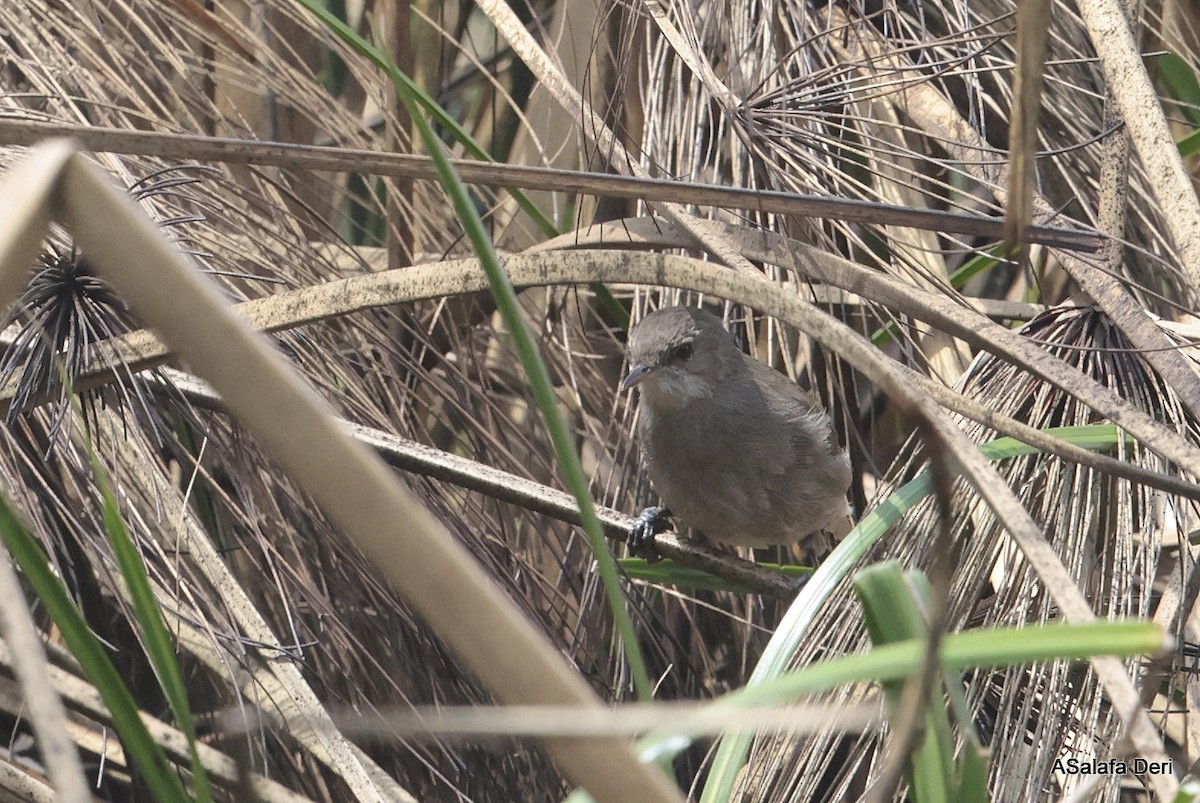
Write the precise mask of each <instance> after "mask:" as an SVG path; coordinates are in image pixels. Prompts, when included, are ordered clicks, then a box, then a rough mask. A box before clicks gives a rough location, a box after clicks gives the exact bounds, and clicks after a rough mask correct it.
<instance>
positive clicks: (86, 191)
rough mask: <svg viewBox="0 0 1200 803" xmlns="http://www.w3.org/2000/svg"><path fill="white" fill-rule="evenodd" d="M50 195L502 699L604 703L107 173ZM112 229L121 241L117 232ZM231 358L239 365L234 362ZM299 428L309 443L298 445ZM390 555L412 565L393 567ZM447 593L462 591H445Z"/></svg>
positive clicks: (563, 756) (575, 753)
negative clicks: (400, 555) (401, 556)
mask: <svg viewBox="0 0 1200 803" xmlns="http://www.w3.org/2000/svg"><path fill="white" fill-rule="evenodd" d="M64 147H66V148H69V145H64V144H62V143H60V144H58V145H55V146H51V148H59V149H61V148H64ZM57 190H58V192H57V193H56V198H55V200H56V206H55V208H56V211H58V212H59V214H61V216H62V219H63V222H64V224H65V226H66V228H67V229H68V230H69V231H70V232H71V233H72V235H73V236H74V237H75V238H76V241H77V242H78V244H79V246H80V248H82V249H84V250H86V251H87V252H88V254H89V257H90V259H91V260H92V262H93V264H94V265H95V266H96V268H97V270H99V271H100V272H101V273H102V274H103V275H104V276H105V278H107V279H108V280H110V281H111V282H112V284H113V285H114V287H115V288H116V289H117V290H118V291H119V292H121V293H122V294H123V295H124V296H125V297H126V298H128V299H130V300H131V303H132V304H133V306H134V307H135V309H137V310H138V311H139V312H140V313H141V314H142V316H143V317H144V319H145V320H146V321H147V323H149V324H150V325H151V326H153V327H155V328H156V329H158V330H159V331H161V332H162V333H163V336H164V338H165V339H166V340H167V342H169V343H172V344H173V345H175V346H176V347H177V348H179V350H180V354H181V355H183V356H184V357H185V358H186V359H188V360H189V361H190V362H191V363H192V364H193V365H195V366H196V368H197V370H198V371H199V372H200V373H201V374H202V375H203V376H204V377H205V378H206V379H208V380H209V381H211V382H212V383H213V385H214V387H216V388H217V389H218V391H219V392H220V393H221V395H222V396H223V397H224V398H225V399H226V400H227V402H228V404H229V406H230V408H231V409H232V410H233V411H234V412H235V414H236V415H237V416H238V417H239V419H240V420H242V421H243V422H245V423H246V425H247V426H248V427H249V428H250V429H251V430H252V431H253V432H254V433H255V434H256V435H257V436H258V437H259V438H261V439H262V441H263V443H265V444H266V445H267V447H268V448H270V450H271V451H272V452H273V453H274V454H275V456H276V457H277V458H278V459H279V460H280V462H281V464H282V465H283V466H284V468H285V471H286V472H287V473H288V474H289V475H291V476H293V477H295V478H296V480H297V482H298V484H299V485H300V486H301V487H302V488H303V489H304V490H305V491H306V492H307V493H308V494H310V495H311V496H312V497H313V499H314V500H315V501H316V502H317V504H319V505H320V506H321V507H322V509H324V510H325V511H327V513H328V515H329V517H330V519H331V520H332V521H334V522H335V523H336V524H337V525H338V526H339V527H340V528H341V529H342V531H343V532H345V533H346V534H347V535H348V536H349V537H350V538H351V539H352V540H353V541H354V542H355V544H356V545H357V546H358V547H359V549H361V550H362V552H363V554H364V555H366V556H367V557H368V558H369V559H371V560H372V562H373V563H374V564H375V566H376V567H377V568H378V569H379V570H380V571H381V572H382V573H383V574H384V576H385V577H387V578H388V580H389V582H390V583H392V584H393V586H394V587H395V588H396V589H397V591H398V592H399V593H401V594H402V595H403V596H404V597H406V598H407V599H408V600H409V601H411V602H412V603H413V605H414V606H415V607H416V608H417V609H418V610H419V611H420V612H421V613H422V615H423V616H424V617H425V619H426V621H428V622H429V623H430V624H431V626H432V627H433V628H434V629H435V630H436V631H437V632H438V634H439V635H440V636H441V637H442V638H443V639H445V640H446V642H447V643H448V644H449V645H451V647H452V648H453V649H454V650H455V651H456V653H457V654H458V655H459V656H460V657H461V658H462V659H463V660H464V661H465V662H466V663H467V664H468V665H469V666H470V667H471V668H472V670H473V671H475V672H476V673H477V674H478V675H479V676H480V677H482V678H484V679H485V681H486V682H487V683H488V684H489V685H490V686H491V687H492V688H493V690H494V691H495V692H496V694H497V696H498V697H499V698H500V699H501V700H503V701H505V702H530V703H532V702H554V703H562V704H577V705H584V706H586V705H599V701H598V700H597V698H596V697H595V695H594V694H593V693H592V692H591V690H590V689H589V688H588V687H587V685H586V683H585V682H584V681H583V680H582V679H581V678H580V677H579V676H578V675H577V674H576V673H574V671H573V670H571V669H569V668H568V667H566V666H565V665H564V663H563V662H562V659H561V658H560V657H559V656H558V654H557V653H556V651H555V650H554V649H553V647H552V646H551V645H550V644H549V642H548V641H547V640H546V639H545V638H544V636H542V634H541V633H539V632H537V631H535V630H534V629H533V628H532V627H531V626H530V625H529V623H528V622H527V620H526V619H525V618H524V617H523V616H522V615H521V613H520V612H519V611H518V610H517V609H516V608H515V606H514V605H513V604H512V603H511V601H510V600H509V599H508V598H507V597H505V596H503V595H501V594H500V593H498V591H497V588H496V586H495V584H494V583H493V582H492V581H491V580H490V578H488V576H487V575H486V574H485V573H484V572H483V570H482V569H481V568H480V567H479V565H478V563H477V562H476V561H475V560H474V559H473V558H472V557H471V556H470V555H469V554H468V553H466V551H465V550H464V549H463V548H462V547H461V546H459V545H458V544H457V543H456V542H454V541H453V540H452V539H451V538H450V537H449V536H448V534H447V533H445V531H444V529H443V527H442V525H441V524H440V523H439V522H438V521H437V520H436V519H435V518H434V517H433V516H432V515H431V514H430V513H429V512H428V511H426V510H425V509H424V508H422V507H421V506H420V505H419V504H418V503H416V501H415V499H413V497H412V496H411V493H410V492H408V491H407V490H406V489H405V488H404V487H403V486H402V485H401V484H400V483H399V482H398V481H397V480H396V479H395V477H394V475H392V473H391V472H390V471H388V470H387V468H386V467H385V466H384V465H383V464H382V462H380V461H379V460H378V458H377V457H375V456H374V455H372V454H371V453H370V452H369V451H368V450H366V449H365V448H364V447H362V446H361V445H358V444H355V443H354V442H353V441H352V440H350V439H349V438H348V437H347V436H346V435H345V434H344V433H343V432H342V431H341V430H340V429H339V428H338V427H337V426H336V425H335V424H334V423H333V421H332V419H331V417H330V416H329V415H328V412H329V411H328V407H327V406H326V405H325V404H324V402H322V401H321V400H320V399H319V398H318V397H317V396H316V394H315V393H314V392H313V391H312V390H311V388H310V387H309V386H308V385H307V384H306V383H305V382H303V381H302V380H300V379H299V377H297V376H296V375H295V374H294V373H293V372H292V371H291V369H290V368H289V367H288V365H287V364H286V363H285V362H284V360H283V359H282V357H280V356H279V355H278V354H277V353H275V352H274V351H272V350H270V349H269V348H268V347H267V346H266V345H265V344H264V343H262V342H261V341H260V340H258V335H257V334H255V333H254V332H253V330H251V329H250V328H249V327H248V326H247V325H246V323H245V322H244V321H242V320H241V319H240V318H238V317H237V316H236V315H235V314H233V313H232V312H231V310H230V309H229V308H228V306H227V304H226V302H225V300H224V299H223V298H221V296H220V295H219V294H218V292H217V291H216V289H215V288H214V287H213V286H212V285H210V284H208V283H207V281H206V280H204V279H203V278H202V277H201V276H200V275H199V274H198V273H197V272H196V270H195V268H194V267H193V266H192V265H191V264H190V263H189V262H188V261H187V260H186V259H185V258H184V257H183V256H182V254H180V253H179V252H178V251H177V250H175V249H174V248H173V247H171V245H170V244H169V243H167V242H166V241H165V240H164V238H163V236H162V234H161V232H159V231H158V230H157V229H156V228H155V227H154V225H153V224H152V223H151V221H150V220H149V219H148V218H146V216H145V214H144V213H143V212H141V211H140V210H139V209H137V208H136V207H135V206H134V205H133V204H132V202H131V201H129V199H127V198H126V197H124V196H123V195H122V194H121V193H120V192H119V191H117V190H116V189H115V188H114V187H112V186H111V185H110V184H109V179H108V178H107V177H105V176H104V175H103V174H102V173H100V171H99V170H98V169H97V168H95V167H94V166H92V165H90V164H89V163H87V162H86V161H84V160H83V159H82V158H81V157H79V156H76V157H75V158H74V159H69V160H68V161H67V163H66V164H65V165H64V169H63V173H62V175H61V179H60V182H59V184H58V187H57ZM118 231H119V232H121V233H122V234H123V237H122V238H121V239H120V240H118V239H114V237H113V233H114V232H118ZM7 269H8V270H16V269H15V268H13V267H11V266H9V267H8V268H7ZM183 299H187V302H186V303H181V300H183ZM235 344H236V345H235ZM231 353H239V354H240V355H241V359H239V360H236V361H231V360H229V359H228V355H229V354H231ZM299 432H303V433H305V442H304V443H303V444H298V443H297V442H296V440H295V435H296V433H299ZM397 552H402V553H404V554H405V555H406V556H407V560H405V561H396V560H395V559H394V557H395V555H396V554H397ZM447 588H454V589H456V590H457V593H455V594H452V595H449V596H447V595H446V593H445V590H446V589H447ZM547 748H548V750H549V752H550V753H551V755H552V756H554V758H555V759H556V760H557V761H558V762H560V764H561V765H562V766H563V768H564V769H565V770H566V772H567V774H568V775H570V776H571V777H572V778H574V779H575V780H576V781H577V782H578V783H580V784H581V785H583V786H584V787H585V788H589V789H591V790H593V792H594V793H595V794H597V795H598V796H607V795H611V796H614V797H616V798H618V799H637V800H646V801H653V800H663V801H666V800H676V799H678V795H677V793H676V791H675V790H674V788H673V787H672V785H671V784H669V783H668V782H667V779H666V778H665V776H663V775H662V774H661V773H660V772H659V771H658V770H657V769H656V768H649V767H645V766H644V765H642V764H641V763H640V762H639V761H638V760H637V758H636V756H635V755H634V753H633V751H632V750H631V748H630V746H629V745H627V744H625V743H623V742H621V741H619V740H611V739H599V738H598V739H584V740H570V741H566V740H550V741H548V743H547Z"/></svg>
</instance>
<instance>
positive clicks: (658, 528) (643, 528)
mask: <svg viewBox="0 0 1200 803" xmlns="http://www.w3.org/2000/svg"><path fill="white" fill-rule="evenodd" d="M671 526H672V525H671V511H669V510H667V509H666V508H665V507H648V508H646V509H645V510H643V511H642V512H641V515H639V516H638V517H637V519H636V520H635V521H634V522H633V526H632V527H630V528H629V535H628V537H626V539H625V543H626V544H628V545H629V554H630V555H632V556H633V557H635V558H645V559H646V561H647V562H649V563H657V562H658V561H659V560H661V559H662V556H661V555H659V554H658V550H657V549H655V548H654V536H656V535H658V534H659V533H661V532H665V531H666V530H669V529H671Z"/></svg>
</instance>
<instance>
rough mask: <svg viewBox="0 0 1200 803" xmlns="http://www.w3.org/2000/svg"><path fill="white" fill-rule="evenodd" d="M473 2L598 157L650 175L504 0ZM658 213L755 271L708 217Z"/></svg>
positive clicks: (666, 208) (728, 260) (664, 207)
mask: <svg viewBox="0 0 1200 803" xmlns="http://www.w3.org/2000/svg"><path fill="white" fill-rule="evenodd" d="M476 6H478V8H479V10H480V11H482V12H483V13H484V14H487V16H488V19H490V20H491V21H492V24H493V25H495V26H496V30H497V31H499V32H500V34H501V36H503V37H504V38H505V39H507V40H508V43H509V44H510V45H511V46H512V48H513V50H514V51H515V52H516V53H517V55H518V56H520V57H521V60H522V61H524V62H525V64H526V66H528V67H529V69H530V70H532V71H533V73H534V75H536V76H537V77H538V80H539V81H541V85H542V86H543V87H544V88H545V89H547V90H548V91H549V92H550V94H551V95H552V96H553V97H554V99H555V100H556V101H558V103H559V105H561V106H562V107H563V110H564V111H565V112H566V113H567V114H568V115H569V116H570V118H571V119H573V120H579V121H581V126H580V127H581V129H582V133H583V134H584V135H585V136H586V137H588V139H590V140H591V141H593V142H594V143H595V145H596V150H597V151H599V152H600V153H601V154H603V155H604V158H605V159H606V160H607V161H608V163H609V164H610V165H612V167H613V169H614V170H616V171H617V172H622V173H623V172H626V171H628V172H630V173H632V174H633V175H635V176H639V177H641V178H649V177H650V174H649V172H648V171H647V170H646V169H645V168H644V167H643V166H642V165H641V162H640V161H639V160H637V159H635V158H634V157H633V155H632V154H631V153H629V152H628V151H627V150H626V149H625V146H624V145H622V144H621V142H620V140H618V139H617V137H615V136H614V135H613V133H612V130H611V129H610V128H609V127H608V124H607V123H605V122H604V120H602V119H601V118H600V116H599V115H598V114H596V112H595V111H594V110H593V109H592V107H591V106H590V105H589V104H588V103H586V102H585V101H584V99H583V97H582V96H581V95H580V94H579V91H578V90H577V89H575V87H573V86H571V85H570V83H569V82H568V81H567V80H566V78H565V77H564V76H563V75H562V73H561V72H560V71H559V69H558V67H557V66H556V65H555V64H554V63H553V61H552V60H551V59H550V58H549V57H548V56H547V55H546V52H545V51H544V50H542V48H541V47H540V46H539V45H538V43H537V41H536V40H534V38H533V36H532V35H531V34H530V33H529V31H528V30H527V29H526V28H525V25H524V24H523V23H522V22H521V21H520V20H519V19H517V15H516V13H515V12H514V11H513V10H512V8H511V7H510V6H509V5H508V4H507V3H505V2H502V1H501V0H476ZM660 211H661V212H662V213H663V215H665V216H666V217H667V218H669V219H670V220H673V221H675V222H676V223H678V224H679V226H680V227H681V228H683V229H684V230H685V231H688V232H690V233H691V234H692V236H693V237H695V238H696V242H697V243H698V244H699V245H700V246H701V247H702V248H704V249H705V250H706V251H708V252H709V253H710V254H712V255H713V256H715V257H716V258H717V259H719V260H721V261H722V262H724V263H725V264H726V265H728V266H729V267H731V268H734V269H735V270H738V271H741V272H745V273H757V271H756V270H755V268H754V266H752V265H751V264H750V263H749V262H748V261H746V259H745V258H744V257H743V256H742V255H741V254H739V253H738V252H737V250H736V249H734V248H732V247H730V245H729V244H728V243H726V242H724V241H723V240H722V239H721V236H720V234H719V233H717V232H716V231H714V230H713V229H712V228H711V227H710V226H709V225H708V221H705V220H701V219H699V218H697V217H695V216H694V215H691V214H690V213H688V211H687V210H686V209H684V208H683V207H682V206H681V205H679V204H676V203H671V202H664V203H663V204H661V206H660Z"/></svg>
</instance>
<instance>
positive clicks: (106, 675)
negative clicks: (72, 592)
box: [0, 496, 190, 803]
mask: <svg viewBox="0 0 1200 803" xmlns="http://www.w3.org/2000/svg"><path fill="white" fill-rule="evenodd" d="M0 539H2V540H3V541H4V545H5V546H6V547H7V548H8V551H9V553H10V554H11V555H12V557H13V560H15V561H16V562H17V565H18V566H20V567H21V571H22V572H23V573H24V574H25V577H26V579H28V581H29V584H30V585H31V586H32V587H33V590H34V592H35V593H36V594H37V595H38V599H40V600H41V601H42V604H43V605H45V606H46V611H47V612H48V613H49V614H50V618H52V619H53V620H54V623H55V624H56V625H57V626H58V629H59V632H60V633H62V637H63V640H64V641H65V642H66V644H67V648H68V649H69V650H70V651H71V654H72V655H74V656H75V660H77V661H78V662H79V666H80V667H81V668H82V669H83V673H84V674H85V675H86V676H87V679H88V680H89V681H90V682H91V683H92V685H93V686H95V687H96V690H97V691H98V692H99V693H100V697H101V699H103V700H104V704H105V706H107V707H108V710H109V713H110V714H111V715H112V725H113V729H114V730H116V732H117V736H118V737H119V738H120V740H121V747H122V748H123V749H124V750H125V754H126V756H128V757H129V760H130V762H131V763H132V765H133V766H134V767H136V768H137V771H138V772H139V774H140V775H141V777H142V779H143V780H144V781H145V782H146V785H147V786H148V787H149V789H150V791H151V793H152V794H153V795H154V797H155V799H156V800H157V801H161V803H168V802H169V801H178V802H179V803H184V801H188V800H190V798H189V797H188V795H187V793H186V792H184V789H183V784H182V783H181V782H180V780H179V776H178V775H177V774H176V773H175V770H174V768H173V767H172V766H171V764H170V762H168V761H167V757H166V754H165V753H164V752H163V750H162V748H161V747H159V746H158V745H157V744H156V743H155V742H154V740H153V739H152V738H151V737H150V732H149V731H148V730H147V729H146V725H145V723H143V722H142V719H141V715H140V714H141V712H140V711H139V710H138V707H137V704H136V703H135V702H134V701H133V696H132V695H131V694H130V693H129V689H128V688H126V686H125V683H124V681H123V680H122V678H121V675H120V673H118V672H117V670H116V668H115V667H114V666H113V664H112V661H111V660H109V657H108V654H107V653H106V652H105V651H104V647H103V646H102V645H101V644H100V640H99V639H98V638H96V636H95V634H94V633H92V631H91V629H90V628H89V627H88V625H87V622H86V621H84V619H83V615H82V614H80V612H79V609H78V608H76V607H75V603H74V602H73V601H72V600H71V598H70V596H69V595H68V594H67V590H66V588H65V587H64V586H63V584H62V581H60V580H59V579H58V577H57V576H56V575H55V574H54V572H53V570H52V569H51V568H50V564H49V561H47V559H46V555H45V553H44V552H43V551H42V548H41V545H40V544H38V542H37V539H35V538H34V537H33V535H32V534H31V533H30V532H29V530H28V529H26V527H25V525H24V524H22V523H21V521H20V519H19V518H18V517H17V514H16V512H15V511H14V510H13V509H12V507H10V506H9V504H8V500H7V499H5V498H4V497H3V496H0Z"/></svg>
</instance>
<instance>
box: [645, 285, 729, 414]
mask: <svg viewBox="0 0 1200 803" xmlns="http://www.w3.org/2000/svg"><path fill="white" fill-rule="evenodd" d="M740 361H741V351H740V350H739V349H738V347H737V344H735V343H734V342H733V338H732V337H730V335H729V333H728V332H726V331H725V328H724V327H723V326H722V325H721V319H720V318H718V317H717V316H715V315H713V314H711V313H708V312H705V311H704V310H702V309H698V308H696V307H666V308H665V309H660V310H658V311H657V312H652V313H650V314H649V315H647V316H646V317H645V318H643V319H642V320H641V322H640V323H638V325H637V326H635V327H633V329H632V330H631V331H630V332H629V364H630V369H629V374H628V375H626V377H625V380H624V381H623V382H622V383H621V389H622V390H628V389H629V388H633V387H637V388H640V389H641V392H642V395H643V398H644V399H645V400H646V401H649V402H650V403H651V404H654V405H656V406H667V407H681V406H683V405H685V404H687V403H688V402H691V401H695V400H698V399H704V398H709V397H711V396H712V395H713V392H714V390H715V389H716V388H717V386H718V384H719V383H720V382H722V381H724V380H725V379H726V378H727V377H728V375H729V373H730V371H732V370H736V368H737V367H738V366H739V365H740Z"/></svg>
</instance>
